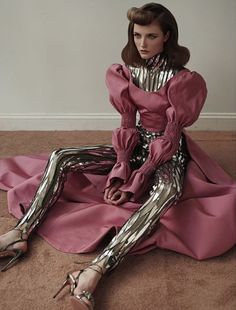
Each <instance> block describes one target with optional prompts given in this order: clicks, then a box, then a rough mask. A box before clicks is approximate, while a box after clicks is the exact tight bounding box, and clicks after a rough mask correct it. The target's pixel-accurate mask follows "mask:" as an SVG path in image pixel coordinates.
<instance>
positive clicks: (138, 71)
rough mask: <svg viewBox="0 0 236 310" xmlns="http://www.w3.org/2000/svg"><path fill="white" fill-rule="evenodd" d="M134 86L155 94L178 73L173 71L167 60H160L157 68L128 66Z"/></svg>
mask: <svg viewBox="0 0 236 310" xmlns="http://www.w3.org/2000/svg"><path fill="white" fill-rule="evenodd" d="M128 68H129V70H130V72H131V75H132V78H133V82H134V84H135V85H136V86H137V87H139V88H142V89H143V90H145V91H151V92H155V91H158V90H159V89H160V88H161V87H162V86H164V85H165V84H166V82H168V81H169V79H170V78H172V77H173V76H174V75H175V74H176V73H177V72H178V71H177V70H176V69H172V68H171V67H170V66H169V65H168V62H167V60H166V59H165V58H161V59H158V62H157V64H156V65H155V66H140V67H133V66H128Z"/></svg>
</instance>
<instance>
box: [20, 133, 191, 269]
mask: <svg viewBox="0 0 236 310" xmlns="http://www.w3.org/2000/svg"><path fill="white" fill-rule="evenodd" d="M142 134H143V136H142ZM140 138H141V139H140V141H141V142H140V143H139V145H138V146H137V147H136V149H135V151H134V154H133V157H132V159H131V166H132V165H133V166H135V165H136V166H137V167H138V166H140V164H142V163H141V162H142V161H144V160H145V157H146V156H147V155H148V151H147V146H148V144H149V142H150V141H151V140H152V139H153V138H155V136H153V135H151V136H150V137H149V136H148V132H147V131H145V132H144V133H142V128H141V129H140ZM145 142H147V143H145ZM183 144H184V140H183V138H181V140H180V144H179V149H178V151H177V153H176V154H175V155H174V156H173V157H172V159H171V160H170V161H168V162H166V163H165V164H163V165H161V166H160V167H158V169H157V170H156V171H155V173H154V174H153V176H151V181H150V183H151V185H152V186H151V188H150V189H149V198H148V199H147V200H146V202H145V203H144V204H143V205H142V206H141V207H140V208H139V209H138V210H137V211H136V212H135V213H134V214H133V215H132V216H131V217H130V218H129V219H128V220H127V221H126V223H125V224H124V225H123V226H122V228H121V230H120V231H119V232H118V233H117V235H115V237H114V238H113V239H112V240H111V242H110V243H109V244H108V246H107V247H105V249H104V250H103V251H102V253H101V254H100V255H99V256H97V257H96V258H95V259H94V260H93V263H98V262H100V261H102V260H103V262H104V266H105V270H106V271H110V270H112V269H113V268H115V267H116V266H117V265H118V264H119V262H120V261H121V260H122V259H123V258H124V256H125V255H126V254H127V253H128V252H129V251H130V250H131V248H133V247H134V246H135V245H136V244H137V243H138V242H139V241H140V240H142V238H144V237H146V236H147V235H148V234H149V233H150V232H151V231H152V230H153V228H154V226H155V225H156V223H157V221H158V219H159V218H160V216H161V215H163V213H164V212H166V211H167V209H168V208H169V207H170V206H171V205H172V204H173V203H174V202H175V201H176V200H177V199H178V198H179V196H180V195H181V191H182V186H183V179H184V172H185V168H186V163H187V155H186V152H185V148H184V145H183ZM115 162H116V154H115V151H114V149H113V147H112V146H109V145H97V146H88V147H80V148H65V149H59V150H56V151H54V152H53V153H52V155H51V157H50V159H49V161H48V164H47V167H46V169H45V172H44V175H43V178H42V181H41V183H40V185H39V187H38V189H37V191H36V193H35V196H34V197H33V199H32V201H31V204H30V208H29V209H28V210H27V212H26V213H25V214H24V216H23V217H22V218H21V219H20V221H19V222H18V224H17V226H16V228H20V229H23V230H24V231H25V232H27V233H28V234H29V233H31V232H32V231H33V229H34V228H35V227H36V226H37V225H38V224H39V223H40V222H41V221H42V219H43V217H44V215H45V213H46V211H47V209H48V208H49V207H51V206H52V205H53V204H54V203H55V202H56V201H57V199H58V198H59V196H60V194H61V192H62V190H63V185H64V182H65V181H66V176H67V173H68V172H72V171H77V172H81V173H92V174H103V175H104V174H107V173H109V171H110V170H111V169H112V167H113V165H114V164H115Z"/></svg>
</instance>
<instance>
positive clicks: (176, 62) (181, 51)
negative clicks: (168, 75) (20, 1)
mask: <svg viewBox="0 0 236 310" xmlns="http://www.w3.org/2000/svg"><path fill="white" fill-rule="evenodd" d="M127 17H128V20H129V26H128V42H127V44H126V46H125V47H124V48H123V50H122V53H121V57H122V59H123V61H124V62H125V64H127V65H132V66H136V67H137V66H141V65H144V64H145V60H144V59H142V58H141V57H140V55H139V52H138V50H137V48H136V46H135V43H134V34H133V30H134V24H138V25H142V26H144V25H149V24H151V23H152V22H156V23H157V24H158V25H159V27H160V28H161V31H162V32H163V34H164V35H166V34H167V33H168V32H169V37H168V39H167V41H166V42H165V43H164V50H163V54H164V55H165V56H166V57H167V60H168V63H169V65H170V66H172V67H173V68H177V69H180V68H183V67H184V65H185V64H186V63H187V62H188V61H189V58H190V52H189V50H188V49H187V48H186V47H184V46H180V45H179V44H178V25H177V22H176V20H175V17H174V16H173V14H172V13H171V12H170V11H169V10H168V9H167V8H165V7H164V6H163V5H161V4H158V3H148V4H145V5H143V6H142V7H140V8H136V7H132V8H130V9H129V10H128V12H127Z"/></svg>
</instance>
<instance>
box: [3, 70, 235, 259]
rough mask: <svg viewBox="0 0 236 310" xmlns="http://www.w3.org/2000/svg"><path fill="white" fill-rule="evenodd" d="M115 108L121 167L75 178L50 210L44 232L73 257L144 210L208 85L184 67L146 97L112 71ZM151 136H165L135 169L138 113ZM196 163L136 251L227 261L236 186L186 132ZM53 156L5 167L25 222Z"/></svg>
mask: <svg viewBox="0 0 236 310" xmlns="http://www.w3.org/2000/svg"><path fill="white" fill-rule="evenodd" d="M106 82H107V86H108V90H109V94H110V100H111V103H112V104H113V105H114V107H115V108H116V109H117V110H118V111H119V113H120V114H121V118H122V121H121V127H120V128H118V129H116V130H114V132H113V136H112V144H113V146H114V149H115V151H116V153H117V162H116V164H115V165H114V166H113V169H112V170H111V172H110V173H109V174H108V175H92V174H84V173H77V172H74V173H70V174H69V175H68V180H67V182H66V184H65V187H64V190H63V193H62V195H61V197H60V199H59V200H58V201H57V202H56V204H55V205H54V206H53V207H52V208H50V209H49V210H48V212H47V216H46V218H45V220H44V221H43V222H42V223H41V225H40V227H39V228H38V229H37V232H38V234H39V235H40V236H42V237H43V238H44V239H45V240H47V241H48V243H50V244H51V245H52V246H53V247H55V248H56V249H58V250H60V251H63V252H69V253H86V252H91V251H93V250H95V249H96V248H97V246H98V244H99V243H100V242H101V241H102V239H103V238H104V237H105V236H106V235H107V234H112V235H114V234H115V233H116V232H118V231H119V230H120V228H121V227H122V225H123V224H124V223H125V221H126V220H127V219H128V218H130V216H131V215H132V214H133V213H134V212H135V211H136V210H137V209H138V208H139V207H140V206H141V200H142V197H143V195H145V192H144V189H145V188H146V185H147V184H148V183H149V182H151V177H150V176H151V173H152V171H153V169H155V167H157V166H158V165H161V164H162V163H164V162H166V161H168V160H169V159H170V158H171V157H172V156H173V154H175V152H176V150H177V148H178V141H179V138H180V136H181V134H182V133H183V130H184V127H187V126H190V125H192V124H193V123H194V122H195V121H196V120H197V118H198V116H199V114H200V111H201V109H202V106H203V104H204V101H205V98H206V93H207V90H206V85H205V82H204V80H203V78H202V77H201V76H200V75H199V74H198V73H196V72H190V71H189V70H187V69H184V70H182V71H180V72H179V73H177V74H176V75H175V76H174V77H172V78H171V79H170V80H169V81H168V82H167V83H166V84H165V85H164V86H163V87H161V88H160V89H159V90H158V91H157V92H146V91H144V90H142V89H140V88H138V87H137V86H136V85H135V84H134V83H133V80H132V77H131V73H130V71H129V69H128V68H127V67H125V66H122V65H117V64H116V65H112V66H111V67H110V68H109V69H108V71H107V76H106ZM137 112H138V113H139V114H140V122H141V124H142V126H143V127H145V128H146V129H147V130H150V131H154V132H160V131H163V132H164V134H163V135H162V136H160V137H158V138H157V139H155V140H154V141H152V142H151V143H150V146H149V156H148V158H147V160H146V161H145V163H144V164H143V165H142V166H141V167H140V168H139V169H137V170H134V171H131V169H130V167H129V159H130V157H131V155H132V151H133V149H134V147H135V145H136V144H137V141H138V136H137V131H136V127H135V126H136V114H137ZM184 135H185V139H186V144H187V149H188V153H189V155H190V161H189V163H188V166H187V172H186V176H185V181H184V188H183V195H182V196H181V198H180V199H179V201H178V202H177V204H176V205H174V206H173V207H171V208H170V209H169V210H168V211H167V212H166V213H165V214H164V215H163V216H162V218H161V219H160V221H159V225H158V228H157V229H156V230H155V231H154V232H153V233H152V234H151V235H150V236H149V237H148V238H146V239H145V240H143V241H142V242H140V243H139V244H138V245H137V246H135V248H134V249H133V250H132V253H144V252H147V251H149V250H151V249H154V248H156V247H159V248H163V249H170V250H173V251H176V252H179V253H183V254H186V255H189V256H191V257H193V258H196V259H205V258H209V257H213V256H217V255H220V254H222V253H224V252H226V251H227V250H229V249H230V248H231V247H233V246H234V245H235V242H236V182H235V181H234V180H232V179H231V178H230V177H229V176H228V175H227V174H226V173H225V172H224V171H223V170H222V169H221V168H220V167H219V165H218V164H217V163H216V162H214V161H213V160H212V159H210V158H209V157H208V156H207V155H206V154H205V153H204V152H203V150H201V149H200V148H199V146H198V145H197V144H196V143H195V142H194V141H192V140H191V138H190V137H189V136H188V135H187V134H186V133H184ZM47 160H48V156H45V155H32V156H16V157H13V158H12V157H11V158H6V159H2V160H1V161H0V188H1V189H2V190H6V191H7V195H8V207H9V212H10V213H11V214H12V215H14V216H15V217H17V218H21V217H22V210H21V208H20V206H19V203H22V204H23V205H24V206H25V208H27V206H28V205H29V204H30V201H31V199H32V197H33V195H34V193H35V191H36V189H37V186H38V184H39V182H40V180H41V178H42V174H43V171H44V169H45V166H46V163H47ZM114 177H119V178H121V179H123V180H124V185H123V186H122V190H124V191H129V192H132V193H133V194H134V195H133V198H132V200H131V201H129V202H127V203H124V204H123V205H122V206H119V207H116V206H111V205H108V204H106V203H105V202H104V200H103V192H104V188H105V187H106V186H108V185H109V184H110V182H111V180H112V178H114Z"/></svg>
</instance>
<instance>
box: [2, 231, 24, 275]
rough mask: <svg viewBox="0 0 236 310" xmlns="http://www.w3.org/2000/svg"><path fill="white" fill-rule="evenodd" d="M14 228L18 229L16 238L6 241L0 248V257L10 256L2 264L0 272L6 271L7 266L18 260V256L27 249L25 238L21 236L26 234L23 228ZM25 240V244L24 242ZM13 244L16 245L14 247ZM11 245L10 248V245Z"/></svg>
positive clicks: (9, 266)
mask: <svg viewBox="0 0 236 310" xmlns="http://www.w3.org/2000/svg"><path fill="white" fill-rule="evenodd" d="M14 230H19V231H20V233H21V234H20V237H19V238H18V239H16V240H15V241H12V242H10V243H8V244H7V245H6V246H5V247H4V248H3V249H2V250H0V258H1V257H8V256H11V257H12V258H11V259H10V260H9V261H8V262H7V263H6V265H4V266H3V267H2V268H1V270H0V272H3V271H6V270H8V269H9V268H11V267H12V266H13V265H14V264H15V263H16V262H17V261H18V260H19V258H20V257H21V256H22V255H24V254H25V252H26V251H27V239H24V238H23V235H24V234H26V233H25V232H24V231H23V230H21V229H19V228H14ZM25 242H26V244H25ZM14 245H16V246H15V247H14ZM11 246H12V249H10V247H11Z"/></svg>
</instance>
